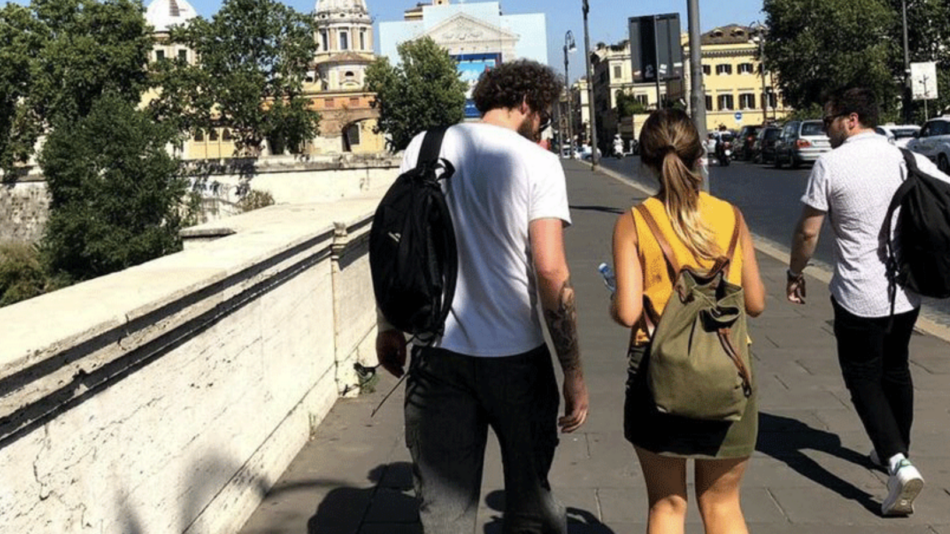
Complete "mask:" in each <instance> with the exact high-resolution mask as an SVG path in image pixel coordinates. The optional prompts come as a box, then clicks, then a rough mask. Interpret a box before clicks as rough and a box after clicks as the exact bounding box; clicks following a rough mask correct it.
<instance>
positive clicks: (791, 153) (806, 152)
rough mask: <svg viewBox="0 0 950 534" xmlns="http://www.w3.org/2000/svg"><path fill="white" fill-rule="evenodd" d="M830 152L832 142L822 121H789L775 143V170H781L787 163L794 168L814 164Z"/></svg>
mask: <svg viewBox="0 0 950 534" xmlns="http://www.w3.org/2000/svg"><path fill="white" fill-rule="evenodd" d="M830 151H831V142H830V141H829V140H828V136H827V135H825V131H824V129H823V128H822V124H821V121H820V120H807V121H789V122H787V123H785V127H784V128H782V133H781V135H779V138H778V141H776V143H775V168H781V167H782V165H784V164H785V163H788V164H789V165H791V166H792V168H797V167H799V166H801V164H802V163H806V162H807V163H814V162H815V161H817V160H818V158H819V157H821V155H822V154H824V153H825V152H830Z"/></svg>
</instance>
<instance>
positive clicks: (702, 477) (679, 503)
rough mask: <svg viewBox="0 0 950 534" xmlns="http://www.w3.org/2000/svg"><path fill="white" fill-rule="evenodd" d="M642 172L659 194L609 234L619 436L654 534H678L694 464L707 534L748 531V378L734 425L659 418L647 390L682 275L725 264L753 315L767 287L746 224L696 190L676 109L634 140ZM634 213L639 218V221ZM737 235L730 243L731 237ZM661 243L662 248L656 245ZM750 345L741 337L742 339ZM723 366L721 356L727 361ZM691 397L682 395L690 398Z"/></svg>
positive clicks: (698, 150) (689, 126)
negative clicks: (626, 355)
mask: <svg viewBox="0 0 950 534" xmlns="http://www.w3.org/2000/svg"><path fill="white" fill-rule="evenodd" d="M640 154H641V158H642V161H643V164H644V165H645V166H646V167H647V168H649V169H650V170H652V171H653V173H654V175H655V176H656V177H657V179H658V181H659V184H660V190H659V192H658V193H657V195H656V196H654V197H651V198H649V199H647V200H646V201H644V202H643V204H642V205H641V206H639V207H636V208H634V209H631V210H630V211H629V212H627V213H625V214H623V215H621V216H620V218H619V219H618V221H617V223H616V226H615V228H614V235H613V256H614V264H615V267H616V278H617V280H616V282H617V291H616V295H615V297H614V300H613V302H612V305H611V315H612V316H613V318H614V320H615V321H617V322H618V323H619V324H621V325H623V326H625V327H628V328H632V329H633V331H632V336H631V349H630V361H629V373H628V378H627V391H626V402H625V407H624V434H625V436H626V438H627V440H628V441H630V442H631V443H632V444H633V445H634V447H635V449H636V453H637V456H638V457H639V460H640V467H641V468H642V469H643V475H644V478H645V479H646V485H647V495H648V498H649V506H650V509H649V524H648V532H649V533H650V534H659V533H674V532H679V533H681V532H683V529H684V525H685V519H686V505H687V500H688V499H687V481H686V463H687V460H688V459H694V460H695V483H696V496H697V499H698V501H699V510H700V512H701V515H702V518H703V523H704V525H705V527H706V532H729V533H731V534H742V533H746V532H748V530H747V527H746V523H745V518H744V517H743V515H742V509H741V507H740V503H739V486H740V483H741V481H742V476H743V474H744V473H745V470H746V466H747V465H748V462H749V457H750V456H751V455H752V452H753V451H754V450H755V443H756V437H757V433H758V412H757V409H756V399H755V381H754V374H752V375H751V378H752V381H751V382H752V383H751V384H747V385H748V386H749V389H750V392H749V398H748V402H747V404H746V405H745V411H744V412H743V413H742V414H741V419H739V420H738V421H737V422H728V421H710V420H700V419H689V418H685V417H679V416H675V415H670V414H668V413H661V412H660V411H659V410H658V408H657V405H656V402H655V399H654V398H653V397H652V396H651V390H650V389H649V387H648V382H647V379H648V374H649V372H648V370H649V367H650V365H651V362H650V346H651V342H652V340H651V336H652V334H653V332H652V331H651V326H652V324H657V320H658V319H660V318H661V317H662V316H663V313H664V311H665V310H666V309H667V304H668V303H669V302H672V301H671V296H672V295H675V293H674V292H673V284H674V282H675V277H676V276H675V275H677V274H678V273H674V272H673V271H676V270H677V268H676V267H674V264H675V265H678V266H682V267H681V268H680V269H679V271H680V272H682V271H683V270H685V269H691V270H693V271H699V272H708V271H710V270H711V269H715V268H716V267H717V266H719V265H720V264H719V263H718V262H717V260H720V259H722V258H724V257H725V256H727V255H729V250H730V249H732V248H733V247H734V252H733V254H732V255H731V257H730V258H729V259H730V260H731V262H730V267H729V268H728V270H727V271H726V278H725V279H726V280H727V281H728V282H730V283H731V284H734V285H738V286H741V288H742V289H743V290H744V292H745V297H744V307H745V309H746V312H747V314H748V315H750V316H757V315H759V314H761V313H762V311H763V310H764V308H765V289H764V286H763V284H762V280H761V278H760V275H759V268H758V264H757V263H756V260H755V249H754V247H753V244H752V238H751V235H750V233H749V230H748V228H746V225H745V222H744V220H743V218H742V216H741V214H740V213H739V211H738V210H737V209H735V208H734V207H733V206H732V205H730V204H729V203H727V202H725V201H722V200H720V199H717V198H715V197H713V196H711V195H709V194H706V193H703V192H701V191H700V186H701V184H702V177H701V175H700V174H699V173H698V168H697V167H698V165H699V164H700V159H701V158H702V157H703V146H702V140H701V139H700V138H699V135H698V133H697V131H696V127H695V126H694V125H693V123H692V122H691V121H690V119H689V117H688V116H687V115H686V114H685V113H683V112H682V111H677V110H662V111H658V112H655V113H653V114H652V115H651V116H650V118H649V119H647V121H646V124H644V127H643V131H642V132H641V134H640ZM640 210H645V211H646V212H647V215H649V217H645V216H644V213H642V212H641V211H640ZM734 236H735V237H734ZM660 238H662V242H661V241H660ZM738 342H740V343H746V342H747V339H742V340H739V341H738ZM723 358H725V356H723ZM691 394H692V391H691V390H688V389H684V390H683V395H684V396H689V395H691Z"/></svg>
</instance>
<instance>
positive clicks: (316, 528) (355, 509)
mask: <svg viewBox="0 0 950 534" xmlns="http://www.w3.org/2000/svg"><path fill="white" fill-rule="evenodd" d="M367 479H368V480H369V481H370V482H372V483H373V485H372V486H370V487H364V488H354V487H345V486H344V487H338V488H335V489H333V490H331V491H330V492H329V493H327V495H326V497H324V498H323V501H321V502H320V504H319V505H318V506H317V512H316V513H315V514H314V515H313V517H311V518H310V520H309V521H307V534H352V533H355V532H359V531H360V529H361V528H362V527H363V526H365V525H368V524H372V523H384V524H387V525H400V526H405V525H409V524H418V521H419V503H418V502H417V501H416V499H415V498H414V497H412V496H410V495H407V494H406V493H404V492H405V491H408V490H411V489H412V466H411V464H409V463H408V462H394V463H391V464H382V465H378V466H376V467H375V468H373V469H372V470H370V472H369V474H368V475H367ZM393 528H395V527H393Z"/></svg>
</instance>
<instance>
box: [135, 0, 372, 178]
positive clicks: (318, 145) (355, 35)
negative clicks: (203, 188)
mask: <svg viewBox="0 0 950 534" xmlns="http://www.w3.org/2000/svg"><path fill="white" fill-rule="evenodd" d="M145 16H146V20H147V21H148V23H149V24H151V25H152V26H153V28H154V34H153V35H154V38H155V44H154V47H153V49H152V53H151V56H150V58H149V59H150V61H153V62H155V61H163V60H166V59H176V58H180V59H183V60H186V61H188V62H190V63H194V62H197V61H199V59H200V58H198V57H196V55H195V53H194V52H193V51H192V50H189V49H187V48H185V47H182V46H177V45H170V44H168V35H169V29H170V28H171V26H173V25H176V24H185V23H187V22H188V21H189V20H191V19H193V18H195V17H197V16H198V14H197V12H196V11H195V9H194V7H192V6H191V5H190V4H189V3H188V2H187V0H153V1H152V3H151V4H149V6H148V9H147V10H146V14H145ZM314 16H315V17H316V18H317V30H316V34H315V35H314V39H315V40H316V43H317V53H316V55H315V57H314V60H313V63H312V65H311V70H310V72H309V73H308V76H307V81H306V82H305V83H304V88H303V89H304V95H305V96H306V97H307V98H309V99H310V101H311V108H312V109H314V110H316V111H318V112H319V113H320V127H319V128H320V134H319V135H318V136H317V137H316V138H314V139H313V140H311V141H310V142H308V143H307V145H306V146H305V147H304V150H303V153H304V155H318V154H339V153H347V152H351V153H357V154H361V153H379V152H383V151H384V149H385V142H384V138H383V136H382V135H381V134H378V133H375V132H374V130H375V127H376V124H377V122H376V121H377V117H378V116H379V113H378V112H377V111H376V110H375V109H374V108H373V107H372V105H371V103H372V101H373V98H374V95H373V94H372V93H367V92H366V91H365V90H364V84H365V72H366V68H367V67H368V66H369V64H370V63H372V62H373V60H374V59H375V57H376V56H375V55H374V54H373V41H374V37H373V25H372V24H373V23H372V19H371V18H370V15H369V11H368V9H367V8H366V3H365V0H318V1H317V4H316V10H315V14H314ZM156 95H157V93H156V92H155V91H150V92H149V93H146V94H145V95H143V102H142V103H143V105H146V104H147V103H148V102H149V101H151V100H152V99H154V98H155V97H156ZM264 105H266V103H264ZM264 153H265V154H266V153H267V150H266V148H265V152H264ZM235 155H236V154H235V145H234V139H233V136H232V134H231V131H230V129H229V128H228V127H227V125H221V126H218V127H216V128H211V129H209V130H206V131H199V132H196V133H195V135H194V136H192V137H191V138H190V139H189V140H188V141H186V142H185V146H184V154H183V156H184V158H185V159H220V158H229V157H233V156H235Z"/></svg>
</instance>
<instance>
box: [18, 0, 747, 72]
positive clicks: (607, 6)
mask: <svg viewBox="0 0 950 534" xmlns="http://www.w3.org/2000/svg"><path fill="white" fill-rule="evenodd" d="M15 1H17V2H18V3H22V4H27V3H29V1H28V0H15ZM150 1H151V0H143V2H144V3H145V5H148V3H149V2H150ZM188 1H189V2H191V4H192V5H193V6H194V7H195V9H196V10H197V11H198V14H199V15H201V16H203V17H205V18H210V17H211V16H212V15H214V13H215V12H216V11H217V10H218V8H219V7H221V3H222V0H188ZM417 1H419V0H366V3H367V6H368V7H369V10H370V14H371V15H372V16H373V20H374V21H375V22H376V23H377V24H376V25H375V26H376V30H377V31H378V23H379V22H380V21H387V22H388V21H396V20H402V14H403V11H404V10H406V9H408V8H410V7H413V6H415V5H416V2H417ZM468 1H469V2H475V1H478V0H468ZM500 1H501V8H502V11H503V12H504V13H505V14H518V13H544V14H546V15H547V23H548V24H547V25H548V27H547V31H548V61H549V62H550V64H551V66H552V67H554V68H556V69H557V70H558V72H561V71H563V69H564V52H563V46H564V34H565V33H566V32H567V30H571V31H572V32H573V33H574V37H575V39H576V40H577V46H578V53H575V54H573V55H572V56H571V60H570V61H571V79H572V80H573V79H575V78H577V77H579V76H580V75H581V73H582V72H583V66H582V61H583V59H584V54H583V50H584V19H583V16H582V14H581V3H582V1H581V0H544V1H542V0H500ZM589 1H590V21H589V26H590V43H591V47H592V48H593V47H594V45H595V44H596V43H597V42H598V41H603V42H605V43H616V42H618V41H621V40H623V39H625V38H626V37H627V31H628V30H627V19H628V18H629V17H635V16H640V15H652V14H654V13H670V12H676V11H678V12H679V14H680V22H681V24H682V27H683V31H686V29H687V21H686V0H676V1H675V2H669V1H665V2H664V1H660V0H639V1H636V2H634V1H631V0H627V1H621V0H589ZM284 2H285V3H286V4H288V5H290V6H291V7H293V8H294V9H296V10H297V11H301V12H305V13H309V12H311V11H313V10H314V7H315V6H316V1H315V0H284ZM452 2H453V3H455V2H459V0H452ZM699 4H700V6H699V9H700V21H701V23H702V24H701V25H702V29H703V31H708V30H710V29H712V28H715V27H716V26H722V25H725V24H730V23H737V24H749V23H751V22H753V21H756V20H758V21H762V20H764V16H763V13H762V0H723V1H718V2H714V1H711V0H701V1H700V3H699ZM377 35H378V34H377ZM377 44H378V43H377ZM377 50H378V46H377Z"/></svg>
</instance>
